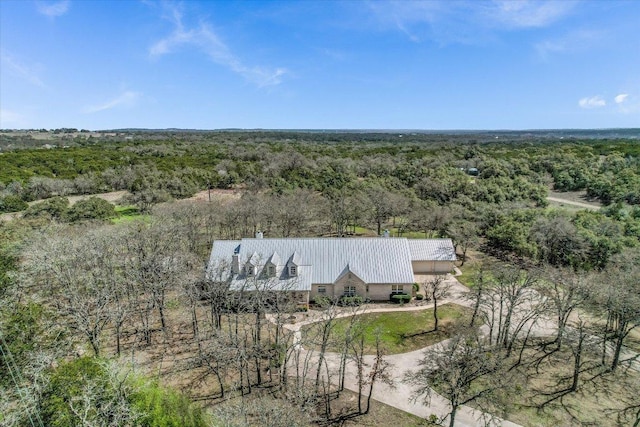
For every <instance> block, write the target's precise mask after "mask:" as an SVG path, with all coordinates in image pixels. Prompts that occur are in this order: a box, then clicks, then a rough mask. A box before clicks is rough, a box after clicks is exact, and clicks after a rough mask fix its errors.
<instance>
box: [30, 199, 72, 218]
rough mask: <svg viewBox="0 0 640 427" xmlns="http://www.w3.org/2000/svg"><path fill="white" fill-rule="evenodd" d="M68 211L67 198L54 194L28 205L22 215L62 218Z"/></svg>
mask: <svg viewBox="0 0 640 427" xmlns="http://www.w3.org/2000/svg"><path fill="white" fill-rule="evenodd" d="M68 211H69V199H67V198H66V197H59V196H56V197H52V198H50V199H47V200H43V201H42V202H38V203H34V204H33V205H31V206H29V208H28V209H27V210H26V211H24V215H23V216H24V217H25V218H38V217H50V218H55V219H58V220H59V219H62V218H64V217H65V216H66V215H67V212H68Z"/></svg>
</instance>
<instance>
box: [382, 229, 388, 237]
mask: <svg viewBox="0 0 640 427" xmlns="http://www.w3.org/2000/svg"><path fill="white" fill-rule="evenodd" d="M382 237H389V230H387V229H385V230H384V231H383V232H382Z"/></svg>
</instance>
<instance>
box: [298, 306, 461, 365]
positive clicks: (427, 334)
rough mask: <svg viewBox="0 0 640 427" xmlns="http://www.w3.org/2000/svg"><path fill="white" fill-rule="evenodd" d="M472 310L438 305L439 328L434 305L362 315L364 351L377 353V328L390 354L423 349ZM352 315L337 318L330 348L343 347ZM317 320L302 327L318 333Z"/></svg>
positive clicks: (447, 334) (306, 331) (449, 331)
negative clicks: (435, 324)
mask: <svg viewBox="0 0 640 427" xmlns="http://www.w3.org/2000/svg"><path fill="white" fill-rule="evenodd" d="M469 312H470V310H469V309H467V308H465V307H461V306H459V305H455V304H445V305H443V306H439V307H438V319H439V326H438V329H439V330H438V331H437V332H434V331H433V326H434V320H433V309H426V310H420V311H397V312H387V313H368V314H362V315H360V316H359V322H360V323H359V326H360V327H362V328H363V330H364V335H365V352H366V353H367V354H373V353H375V336H376V331H378V330H379V331H380V333H381V336H380V339H381V341H382V344H383V346H384V347H385V349H386V351H387V353H388V354H397V353H406V352H409V351H414V350H418V349H421V348H423V347H426V346H429V345H432V344H435V343H437V342H440V341H442V340H445V339H447V338H449V337H450V336H451V335H452V334H453V332H454V331H455V330H456V329H457V328H458V327H459V326H461V325H463V324H465V323H467V321H468V318H469ZM349 322H350V319H349V318H341V319H338V320H336V326H335V329H334V330H333V334H332V335H333V336H332V339H334V340H335V342H334V344H333V345H332V346H331V348H330V351H336V352H337V351H340V344H339V343H340V342H341V341H342V339H341V337H343V336H344V334H345V331H346V330H347V328H348V326H349ZM317 328H319V325H318V324H313V325H309V326H307V327H305V328H303V336H305V335H306V336H307V337H311V336H314V335H315V332H317V330H318V329H317Z"/></svg>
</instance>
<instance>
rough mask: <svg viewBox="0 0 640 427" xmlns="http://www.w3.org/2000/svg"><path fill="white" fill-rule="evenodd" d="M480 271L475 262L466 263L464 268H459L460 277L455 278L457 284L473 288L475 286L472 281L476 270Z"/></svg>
mask: <svg viewBox="0 0 640 427" xmlns="http://www.w3.org/2000/svg"><path fill="white" fill-rule="evenodd" d="M479 269H480V264H479V263H477V262H473V263H467V264H465V265H464V266H462V267H460V271H461V272H462V274H461V275H459V276H457V277H456V279H458V282H460V283H462V284H463V285H465V286H466V287H468V288H473V287H474V286H475V283H474V280H475V278H476V276H477V274H478V270H479Z"/></svg>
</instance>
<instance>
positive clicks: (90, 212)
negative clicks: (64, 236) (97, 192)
mask: <svg viewBox="0 0 640 427" xmlns="http://www.w3.org/2000/svg"><path fill="white" fill-rule="evenodd" d="M67 216H68V218H69V221H72V222H74V221H82V220H85V219H109V218H114V217H116V216H117V213H116V207H115V206H114V205H112V204H111V203H109V202H107V201H106V200H103V199H100V198H99V197H89V198H88V199H85V200H80V201H79V202H77V203H76V204H75V205H73V206H72V207H71V209H69V213H68V215H67Z"/></svg>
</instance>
